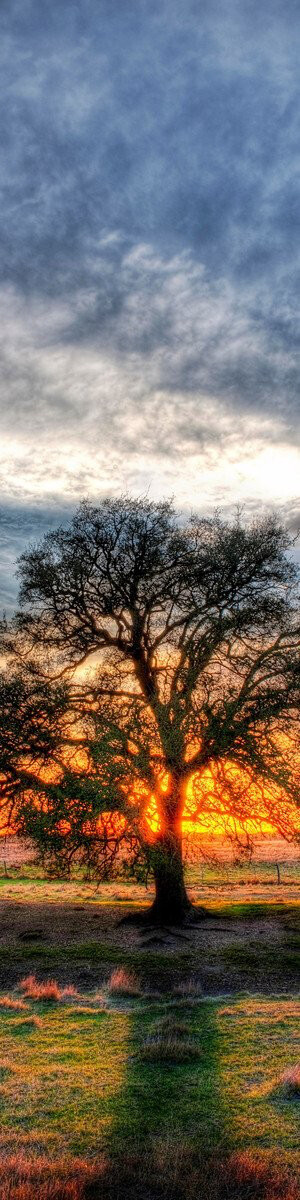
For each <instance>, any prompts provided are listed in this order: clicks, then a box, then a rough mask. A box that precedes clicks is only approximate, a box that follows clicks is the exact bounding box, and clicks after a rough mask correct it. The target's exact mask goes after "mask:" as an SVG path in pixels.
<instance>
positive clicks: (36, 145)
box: [0, 0, 300, 597]
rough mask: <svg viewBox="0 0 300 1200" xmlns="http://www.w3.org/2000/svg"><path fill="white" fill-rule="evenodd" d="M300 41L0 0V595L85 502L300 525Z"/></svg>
mask: <svg viewBox="0 0 300 1200" xmlns="http://www.w3.org/2000/svg"><path fill="white" fill-rule="evenodd" d="M299 25H300V13H299V6H298V4H297V2H296V0H286V3H285V5H282V3H281V2H280V0H266V3H265V4H264V5H262V4H261V3H260V2H258V0H251V3H250V0H242V3H240V0H228V3H227V4H226V5H224V3H223V0H222V2H221V0H220V3H218V2H217V0H209V3H208V2H207V3H206V0H201V3H200V0H185V3H184V4H182V3H181V2H179V0H122V3H120V0H78V2H77V3H75V2H74V0H65V3H64V4H61V2H60V0H52V3H51V5H46V6H41V5H40V3H39V0H2V5H1V13H0V35H1V36H0V62H1V76H2V81H3V83H4V91H5V101H4V108H3V111H4V121H2V133H1V144H0V150H1V154H2V168H1V181H2V182H1V211H2V227H1V234H0V241H1V279H0V334H1V336H0V343H1V344H0V365H1V375H2V389H1V393H2V442H1V454H0V478H1V485H2V497H3V504H2V523H3V524H2V527H3V530H4V534H3V536H4V540H5V538H7V539H8V542H9V538H10V536H11V538H12V541H11V543H10V544H11V546H13V550H12V551H11V552H10V554H9V556H8V558H7V557H5V556H4V566H3V579H4V578H5V580H6V582H5V583H4V590H5V591H6V592H7V595H8V596H9V597H10V596H11V595H12V594H13V585H12V584H11V582H10V574H11V561H12V557H13V556H14V554H15V551H16V549H17V548H19V546H21V544H22V543H23V541H24V539H25V540H26V538H27V537H28V532H29V530H33V531H35V530H36V528H39V527H40V523H41V524H42V527H43V528H44V527H47V524H48V525H49V522H50V521H51V520H52V517H53V513H54V517H55V514H56V512H59V511H62V512H65V511H68V506H70V508H72V506H74V504H75V503H76V500H77V498H78V497H80V496H82V495H83V494H89V493H90V494H92V495H93V496H97V495H100V494H102V493H103V492H106V491H111V490H113V491H117V490H118V489H119V488H120V487H122V486H123V487H128V488H129V489H131V490H133V491H134V492H143V491H145V490H147V489H148V490H149V492H150V494H153V495H162V494H164V493H166V492H172V493H173V494H175V497H176V498H177V499H178V503H180V504H188V505H189V504H190V503H197V504H198V505H200V506H201V504H202V506H203V505H204V506H206V507H209V506H210V505H211V504H213V503H215V502H217V503H224V504H225V505H226V506H228V505H230V504H231V503H233V502H234V501H235V500H238V499H240V498H242V499H244V500H245V502H246V503H249V504H250V505H251V506H253V505H255V504H257V503H258V502H259V500H261V501H262V502H263V503H267V504H269V503H271V502H272V500H273V499H274V501H275V502H279V503H281V504H283V505H284V506H288V508H290V511H291V514H292V518H293V520H294V519H295V493H296V490H297V468H298V460H297V450H296V447H297V445H298V444H299V442H298V440H297V439H298V438H299V401H298V376H299V351H298V347H299V329H298V300H297V295H298V289H299V251H298V245H299V211H300V209H299V161H298V111H299V86H298V44H299ZM66 506H67V508H66ZM12 514H13V515H12ZM53 519H54V518H53ZM12 521H13V523H14V522H17V525H18V535H17V541H18V547H17V546H16V542H15V535H14V534H13V532H12ZM5 522H6V524H5ZM14 528H15V526H14ZM5 531H6V532H5ZM7 544H8V543H7Z"/></svg>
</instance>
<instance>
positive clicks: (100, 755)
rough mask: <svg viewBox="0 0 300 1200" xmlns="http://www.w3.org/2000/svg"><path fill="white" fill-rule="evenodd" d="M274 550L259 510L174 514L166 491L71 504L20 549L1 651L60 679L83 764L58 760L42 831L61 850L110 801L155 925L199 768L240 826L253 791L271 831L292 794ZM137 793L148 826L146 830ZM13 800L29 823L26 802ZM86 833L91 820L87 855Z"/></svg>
mask: <svg viewBox="0 0 300 1200" xmlns="http://www.w3.org/2000/svg"><path fill="white" fill-rule="evenodd" d="M289 547H290V539H289V536H288V535H287V533H286V532H285V530H284V529H283V528H282V526H281V524H280V522H279V521H278V520H277V518H276V517H273V516H271V517H264V518H262V519H261V520H256V521H254V522H253V523H252V524H247V523H244V524H243V522H242V520H241V518H240V515H239V514H238V515H237V517H236V519H235V521H234V522H233V523H227V522H226V521H224V520H222V519H221V517H220V516H219V515H216V516H214V517H213V518H212V519H199V518H198V517H196V516H193V517H191V518H190V519H189V520H184V519H183V518H182V519H181V518H179V517H178V516H177V515H176V513H175V511H174V509H173V506H172V504H170V503H168V502H164V503H157V504H155V503H150V502H149V501H148V500H139V501H135V500H130V499H128V498H127V497H125V498H121V499H117V500H113V499H108V500H105V501H104V502H103V503H102V504H101V505H99V506H98V507H93V506H92V505H90V504H87V503H85V504H83V505H82V506H81V507H80V509H79V511H78V512H77V514H76V516H75V517H74V520H73V521H72V523H71V525H70V527H69V528H67V529H64V528H60V529H58V530H57V531H56V532H52V533H50V534H48V535H47V536H46V537H45V538H44V539H43V541H42V543H41V544H40V545H39V546H37V547H36V548H34V549H31V550H30V551H29V552H28V553H26V554H24V555H23V557H22V559H21V562H20V572H21V577H22V587H21V609H20V612H19V614H18V616H17V618H16V622H15V633H14V639H13V640H14V649H15V653H16V654H17V656H18V661H20V660H21V659H23V661H24V660H26V663H27V669H29V670H32V672H35V673H36V675H37V677H39V676H40V677H42V676H43V677H44V678H45V679H46V678H47V677H49V678H50V677H52V678H53V677H56V678H57V677H60V678H65V679H68V685H69V687H70V711H71V712H72V713H73V719H74V723H75V724H74V728H75V726H76V721H77V739H78V744H79V745H80V744H81V745H82V748H83V749H84V752H85V754H86V764H85V768H84V769H83V768H81V769H79V768H78V767H77V769H76V767H75V769H74V765H73V766H71V767H70V762H66V760H65V762H64V767H63V772H62V777H61V780H60V783H59V785H58V786H57V785H53V788H52V792H51V795H49V796H48V801H47V805H46V809H47V812H46V813H45V824H44V833H43V836H44V838H47V836H48V839H49V846H51V838H52V841H53V839H54V841H55V849H56V853H57V852H59V837H58V832H57V831H58V827H59V829H60V830H61V833H60V839H61V840H60V846H61V853H62V855H63V853H64V847H65V848H66V847H67V845H68V839H69V844H70V845H72V838H73V844H74V846H75V845H76V847H77V848H79V847H80V845H81V846H83V847H84V846H85V844H86V847H87V843H88V841H89V834H90V831H91V830H92V829H93V827H94V828H96V822H97V816H99V814H101V813H103V812H105V813H107V812H111V813H112V814H115V815H116V814H118V813H119V814H120V821H121V818H122V821H123V825H122V828H125V826H126V829H127V834H128V836H129V838H130V837H131V838H132V845H134V847H135V849H136V847H137V845H138V844H140V846H143V844H144V846H145V845H147V848H148V849H147V852H148V856H150V862H151V867H152V870H153V873H154V878H155V885H156V899H155V904H154V914H153V915H155V916H156V917H157V918H158V919H159V920H160V921H166V920H168V921H170V920H172V921H179V920H181V919H183V918H184V917H185V915H186V914H187V913H188V911H189V901H188V898H187V895H186V889H185V883H184V871H183V863H182V816H183V811H184V808H185V805H186V800H187V790H188V789H189V794H191V789H192V791H193V793H194V799H195V807H196V809H197V812H198V813H199V811H201V805H202V806H203V807H205V804H206V803H207V794H208V790H209V789H208V788H207V778H208V774H209V775H210V777H211V779H212V780H214V788H213V789H212V787H211V790H213V791H214V795H216V794H217V793H218V801H217V803H218V805H219V810H220V811H226V806H227V809H228V811H229V809H230V808H231V812H232V813H233V815H234V814H235V815H236V817H237V818H239V820H240V821H241V822H243V821H245V820H246V818H247V816H248V817H249V816H251V815H252V809H253V810H254V807H255V804H254V799H253V797H254V791H253V789H255V795H256V796H258V795H261V796H262V798H263V799H262V804H263V807H264V811H265V812H266V813H269V815H270V817H271V819H272V820H273V821H275V823H276V821H277V824H278V826H279V828H281V829H282V831H283V832H284V823H285V818H284V811H285V806H286V812H288V811H289V810H290V808H292V807H293V806H294V805H295V804H297V802H298V799H299V786H298V781H297V772H296V765H295V762H296V760H295V755H294V754H293V753H292V749H291V747H292V746H294V745H295V742H296V727H297V723H298V721H299V659H298V658H297V647H298V646H299V609H298V591H297V572H296V567H295V564H294V562H293V559H292V557H291V556H290V555H289V553H288V551H289ZM11 644H12V643H11ZM288 748H289V750H288ZM221 784H222V786H223V791H222V790H220V788H221ZM151 796H154V797H155V800H156V805H157V811H158V814H159V826H158V831H157V834H156V836H155V837H154V836H153V835H152V838H151V837H150V839H149V837H148V838H147V829H146V827H147V809H148V806H149V800H150V797H151ZM25 809H26V805H25ZM34 811H35V813H36V809H35V810H34ZM26 812H27V821H28V827H30V830H31V832H32V833H34V822H32V814H33V815H34V813H33V810H32V808H31V809H30V805H29V808H28V802H27V809H26ZM28 814H29V816H28ZM64 818H65V825H64V824H63V821H64ZM30 820H31V826H30ZM99 828H100V833H99ZM105 836H106V840H107V833H106V835H105ZM104 840H105V839H104ZM104 840H103V845H104ZM90 841H91V839H90ZM100 843H101V827H99V824H98V850H99V853H100V851H101V845H100ZM107 844H108V843H107ZM107 844H106V849H107ZM94 845H95V843H94Z"/></svg>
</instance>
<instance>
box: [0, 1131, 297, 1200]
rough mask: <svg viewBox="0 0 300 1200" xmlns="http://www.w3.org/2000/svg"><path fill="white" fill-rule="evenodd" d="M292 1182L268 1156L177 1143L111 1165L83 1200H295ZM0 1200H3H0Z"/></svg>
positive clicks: (90, 1185)
mask: <svg viewBox="0 0 300 1200" xmlns="http://www.w3.org/2000/svg"><path fill="white" fill-rule="evenodd" d="M299 1195H300V1193H299V1183H298V1182H297V1179H296V1176H295V1175H292V1174H291V1173H290V1172H288V1171H286V1170H285V1169H284V1167H282V1165H281V1163H280V1162H278V1163H277V1164H274V1163H273V1162H271V1160H270V1159H269V1158H268V1156H267V1155H261V1156H256V1157H253V1156H252V1155H251V1154H250V1153H249V1152H245V1153H240V1154H234V1155H231V1156H230V1157H228V1158H227V1159H226V1158H221V1157H220V1158H217V1157H214V1158H212V1157H210V1156H207V1157H204V1156H201V1155H199V1154H198V1153H197V1152H196V1151H194V1152H191V1150H190V1149H189V1147H188V1146H187V1145H185V1144H184V1143H183V1142H181V1140H180V1139H179V1140H178V1141H177V1142H176V1143H174V1142H172V1141H170V1142H161V1143H160V1142H157V1144H156V1145H154V1146H153V1147H152V1148H150V1149H149V1150H148V1152H146V1153H144V1154H141V1153H139V1152H137V1153H136V1154H132V1155H128V1154H127V1155H124V1156H123V1158H122V1160H114V1161H113V1162H112V1163H110V1164H109V1166H108V1169H107V1171H106V1172H104V1173H103V1172H102V1174H101V1176H100V1177H99V1179H98V1181H97V1182H96V1184H95V1183H93V1182H92V1183H91V1184H88V1185H87V1188H86V1191H85V1200H115V1198H116V1197H117V1198H118V1200H133V1197H134V1200H145V1197H147V1200H299ZM0 1200H1V1197H0Z"/></svg>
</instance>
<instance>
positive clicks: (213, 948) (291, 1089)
mask: <svg viewBox="0 0 300 1200" xmlns="http://www.w3.org/2000/svg"><path fill="white" fill-rule="evenodd" d="M0 887H1V901H0V1034H2V1036H1V1050H0V1111H1V1132H0V1158H1V1163H0V1165H1V1173H0V1200H4V1197H5V1200H30V1197H33V1196H35V1197H36V1196H37V1195H38V1196H39V1197H40V1198H41V1200H44V1198H45V1200H69V1198H70V1200H73V1198H74V1200H81V1198H82V1200H83V1198H87V1200H88V1197H91V1200H92V1198H95V1200H96V1197H98V1198H100V1197H105V1200H106V1197H107V1196H109V1197H113V1196H115V1195H117V1196H118V1200H123V1197H124V1198H126V1200H133V1197H138V1200H139V1198H140V1197H141V1200H162V1198H163V1197H169V1200H199V1197H200V1195H201V1196H203V1198H204V1200H206V1198H207V1200H229V1198H230V1200H252V1197H253V1200H281V1198H282V1197H284V1200H296V1197H297V1200H298V1197H299V1195H300V1188H299V1187H298V1181H299V1179H300V1158H299V1103H300V1071H299V1060H300V1026H299V1017H300V1000H299V996H298V995H297V993H298V987H299V977H300V971H299V966H300V904H299V900H300V894H299V892H300V889H299V880H298V883H297V878H296V876H295V879H294V881H293V885H292V887H291V888H289V887H282V888H281V889H280V888H277V887H276V888H275V887H274V888H272V895H271V896H270V889H269V890H268V888H267V889H266V888H264V883H261V884H260V885H259V887H258V889H257V892H256V894H257V895H258V896H259V899H258V900H257V901H255V899H254V898H253V892H251V893H250V899H248V898H246V897H245V896H244V892H243V889H242V888H241V889H240V892H239V894H237V890H235V892H234V893H232V889H231V891H230V889H229V888H227V890H226V887H225V889H224V888H223V891H219V894H218V895H215V894H214V895H212V892H211V890H210V888H209V886H208V887H207V889H206V892H204V891H203V889H202V891H201V895H200V891H199V895H195V899H196V901H197V900H198V901H199V899H201V906H202V905H204V907H205V908H206V910H207V912H206V915H205V917H204V919H203V921H202V922H201V923H200V924H197V925H195V926H192V927H191V928H189V929H184V930H180V931H178V930H175V929H174V928H168V929H165V928H163V929H160V930H157V929H151V928H150V929H149V928H148V927H147V928H143V927H142V926H140V925H135V924H134V923H129V924H126V923H123V918H124V916H126V915H128V914H130V913H133V912H135V911H136V910H137V909H139V910H140V909H141V908H142V907H143V905H147V904H149V896H148V895H147V893H146V891H145V889H143V888H138V887H137V886H135V885H134V886H132V885H126V884H124V883H122V884H118V883H115V884H109V885H103V886H102V887H101V888H99V889H98V890H97V889H95V886H94V885H86V884H83V883H80V882H78V883H77V884H68V883H56V882H47V881H45V879H43V878H41V877H40V878H39V877H38V875H37V872H36V871H35V870H34V869H33V868H28V869H27V877H26V878H23V877H22V876H21V875H20V872H15V873H13V874H12V877H11V878H9V879H2V880H1V881H0ZM297 889H298V890H297ZM265 893H266V894H265ZM233 895H234V899H233V898H232V896H233ZM266 896H268V899H267V898H266ZM242 897H243V898H242ZM297 900H298V902H297ZM28 976H29V977H31V978H29V983H28V982H27V983H26V982H25V983H24V982H22V981H24V978H25V980H26V978H27V979H28ZM32 977H33V978H32ZM51 978H52V979H53V978H54V979H55V981H56V983H57V985H58V986H57V988H56V989H55V988H54V989H53V994H52V995H50V994H49V986H48V985H49V980H50V979H51ZM43 985H46V993H44V994H43ZM69 985H71V986H72V988H73V992H72V993H71V994H69V993H67V994H65V995H64V994H63V989H64V988H65V987H67V986H69ZM47 990H48V994H47ZM50 992H51V988H50ZM297 1072H298V1073H297ZM26 1189H27V1190H26Z"/></svg>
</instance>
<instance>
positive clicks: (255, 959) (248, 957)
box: [222, 938, 300, 972]
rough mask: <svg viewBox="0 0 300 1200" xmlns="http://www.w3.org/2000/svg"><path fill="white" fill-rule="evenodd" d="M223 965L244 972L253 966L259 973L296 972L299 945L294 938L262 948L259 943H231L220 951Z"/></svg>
mask: <svg viewBox="0 0 300 1200" xmlns="http://www.w3.org/2000/svg"><path fill="white" fill-rule="evenodd" d="M222 958H223V959H224V962H225V963H229V964H230V965H233V966H237V967H239V968H241V969H243V968H244V969H245V970H253V968H255V966H257V967H258V968H259V970H260V971H263V970H264V969H265V970H266V971H267V970H272V968H273V969H276V970H277V971H278V968H279V967H280V969H281V970H282V971H284V970H289V971H291V970H292V971H295V972H296V971H298V970H299V968H300V945H299V940H298V939H297V938H295V940H293V939H288V940H287V941H286V942H284V943H283V944H280V943H278V944H277V945H275V946H262V945H261V943H260V942H255V943H253V942H244V943H243V942H242V943H241V942H231V943H230V944H229V945H228V946H224V947H223V949H222Z"/></svg>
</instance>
